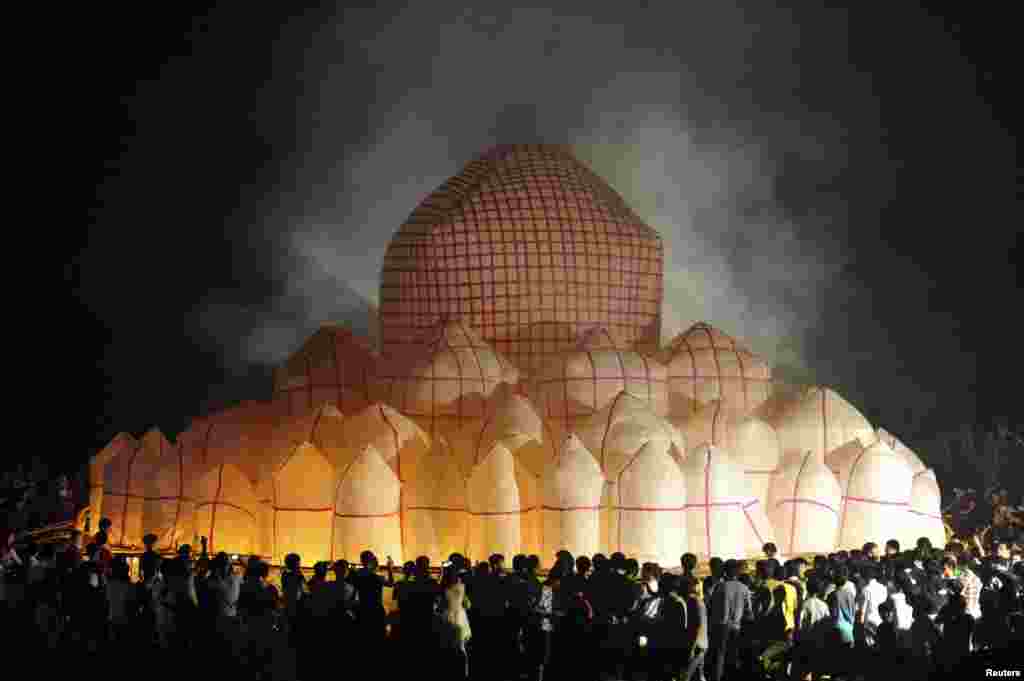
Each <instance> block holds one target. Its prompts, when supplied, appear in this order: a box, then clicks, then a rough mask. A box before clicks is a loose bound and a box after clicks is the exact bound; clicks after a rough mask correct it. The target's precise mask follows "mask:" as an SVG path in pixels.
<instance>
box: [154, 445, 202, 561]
mask: <svg viewBox="0 0 1024 681" xmlns="http://www.w3.org/2000/svg"><path fill="white" fill-rule="evenodd" d="M199 473H200V469H199V468H198V467H197V466H196V465H195V463H194V462H193V461H191V459H190V458H189V457H188V454H187V450H186V448H185V446H184V443H183V442H182V441H181V439H180V438H179V441H178V444H177V446H175V447H174V448H173V450H172V451H171V452H169V454H168V455H166V456H164V457H162V463H161V465H160V469H159V470H158V471H157V473H156V475H154V476H153V478H152V479H151V480H150V481H149V483H148V487H149V491H148V492H147V497H148V499H147V501H146V513H145V515H144V525H145V527H144V530H145V532H146V533H147V534H149V533H152V534H155V535H156V537H157V542H156V545H155V548H156V549H157V550H158V551H175V550H177V548H178V547H179V546H180V545H181V544H190V543H192V541H193V537H194V536H195V526H194V523H195V500H194V499H192V498H191V497H190V496H189V495H188V493H187V491H186V490H187V487H188V484H189V481H190V480H193V479H195V478H196V476H197V475H199Z"/></svg>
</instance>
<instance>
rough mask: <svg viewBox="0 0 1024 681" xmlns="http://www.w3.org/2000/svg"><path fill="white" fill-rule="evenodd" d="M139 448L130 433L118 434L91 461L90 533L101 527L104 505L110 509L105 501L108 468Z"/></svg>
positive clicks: (108, 503)
mask: <svg viewBox="0 0 1024 681" xmlns="http://www.w3.org/2000/svg"><path fill="white" fill-rule="evenodd" d="M138 446H139V443H138V440H136V439H135V438H134V437H132V435H131V434H130V433H118V434H117V435H115V436H114V437H113V438H112V439H111V440H110V442H108V443H107V446H106V447H104V448H103V449H101V450H100V451H98V452H97V453H96V454H95V455H93V457H92V458H91V459H89V511H90V519H91V523H90V526H89V529H90V531H94V530H95V529H96V528H98V527H99V522H100V518H101V517H102V514H103V510H104V503H106V504H107V507H106V508H107V509H109V508H110V502H109V501H106V500H105V496H106V495H105V491H106V488H107V484H108V483H107V481H108V479H109V478H108V476H107V469H108V466H110V464H111V463H112V462H113V461H114V460H115V459H117V458H118V457H120V456H122V455H126V454H128V453H130V452H134V451H135V450H136V449H137V448H138Z"/></svg>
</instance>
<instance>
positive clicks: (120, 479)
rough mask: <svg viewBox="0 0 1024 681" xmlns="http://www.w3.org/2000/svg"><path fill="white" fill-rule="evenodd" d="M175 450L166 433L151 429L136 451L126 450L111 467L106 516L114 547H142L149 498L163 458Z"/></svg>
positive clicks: (107, 488) (108, 474) (109, 465)
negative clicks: (109, 522) (108, 520)
mask: <svg viewBox="0 0 1024 681" xmlns="http://www.w3.org/2000/svg"><path fill="white" fill-rule="evenodd" d="M171 449H172V448H171V445H170V443H168V442H167V438H165V437H164V436H163V433H161V432H160V431H159V430H158V429H156V428H151V429H150V430H149V431H147V432H146V434H145V435H143V436H142V439H141V440H139V443H138V446H137V447H136V448H135V449H134V450H127V451H122V452H121V453H120V455H119V456H118V457H117V458H115V459H113V460H112V461H111V462H110V464H108V466H107V471H106V472H107V479H106V482H105V484H106V488H105V490H104V497H103V513H102V515H103V517H105V518H110V521H111V523H112V526H111V528H110V537H109V539H110V544H111V545H112V546H118V547H131V546H142V537H143V535H145V534H146V528H145V526H144V519H143V516H144V510H145V507H146V498H147V496H149V495H150V494H152V487H151V485H150V482H151V481H152V480H153V478H155V477H156V475H157V471H159V470H160V466H161V464H162V463H163V461H162V460H161V458H162V457H163V456H164V454H168V453H170V451H171ZM147 493H149V494H147Z"/></svg>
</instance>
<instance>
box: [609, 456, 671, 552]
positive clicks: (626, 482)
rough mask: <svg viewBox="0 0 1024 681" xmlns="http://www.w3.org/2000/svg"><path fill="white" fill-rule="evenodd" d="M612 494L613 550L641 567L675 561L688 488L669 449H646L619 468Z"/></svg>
mask: <svg viewBox="0 0 1024 681" xmlns="http://www.w3.org/2000/svg"><path fill="white" fill-rule="evenodd" d="M616 491H617V499H616V504H615V508H614V511H615V513H616V515H617V516H618V522H617V525H618V536H617V537H616V540H617V550H619V551H621V552H623V553H625V554H626V555H628V556H633V557H635V558H636V559H637V560H638V561H640V562H647V561H650V562H655V563H660V564H661V565H673V564H675V563H676V562H678V560H679V556H680V555H682V553H683V549H684V548H685V547H686V537H687V529H688V528H687V526H686V522H685V518H684V516H683V514H682V510H683V508H684V506H685V504H686V497H687V488H686V482H685V481H684V479H683V472H682V471H681V470H680V469H679V465H678V464H677V463H676V461H675V460H674V459H673V458H672V456H671V455H669V452H668V447H666V446H664V444H662V443H659V442H654V441H649V442H647V443H646V444H644V446H643V447H641V448H640V449H639V450H638V451H637V452H636V453H635V454H634V456H633V457H632V458H631V459H630V460H628V461H627V462H626V465H625V466H624V467H623V469H622V472H621V473H620V474H619V476H618V483H617V484H616Z"/></svg>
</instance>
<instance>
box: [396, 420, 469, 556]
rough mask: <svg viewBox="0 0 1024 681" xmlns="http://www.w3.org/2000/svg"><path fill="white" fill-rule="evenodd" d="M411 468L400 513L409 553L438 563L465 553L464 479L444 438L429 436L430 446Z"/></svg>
mask: <svg viewBox="0 0 1024 681" xmlns="http://www.w3.org/2000/svg"><path fill="white" fill-rule="evenodd" d="M415 471H416V473H415V476H416V477H415V479H414V480H413V482H412V486H411V488H410V490H409V495H408V496H407V497H406V498H407V499H408V505H407V506H406V507H405V514H404V523H405V532H406V535H405V536H406V542H407V545H408V547H409V555H410V556H411V557H419V556H427V557H429V558H430V559H431V560H432V561H433V562H435V563H438V562H440V561H442V560H444V559H445V558H447V557H448V556H450V555H451V554H453V553H462V554H465V553H466V545H467V542H468V540H469V513H468V510H467V508H468V507H467V501H466V495H467V481H466V476H465V475H464V474H463V472H462V468H461V466H460V465H459V461H458V460H457V458H456V456H455V454H454V452H453V451H452V448H451V446H450V445H449V443H448V440H447V438H445V437H444V436H443V435H439V436H437V437H435V438H433V446H432V447H431V449H430V451H429V452H426V453H423V454H422V455H421V457H420V461H419V462H418V463H417V466H416V467H415Z"/></svg>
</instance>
